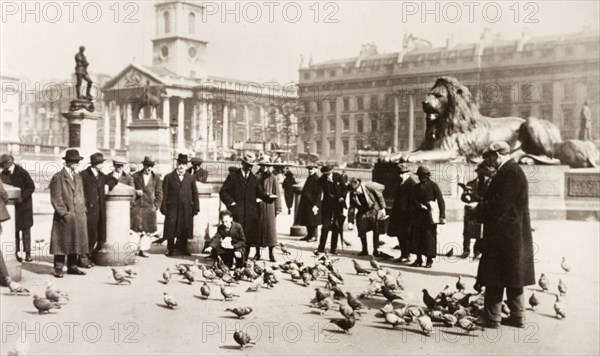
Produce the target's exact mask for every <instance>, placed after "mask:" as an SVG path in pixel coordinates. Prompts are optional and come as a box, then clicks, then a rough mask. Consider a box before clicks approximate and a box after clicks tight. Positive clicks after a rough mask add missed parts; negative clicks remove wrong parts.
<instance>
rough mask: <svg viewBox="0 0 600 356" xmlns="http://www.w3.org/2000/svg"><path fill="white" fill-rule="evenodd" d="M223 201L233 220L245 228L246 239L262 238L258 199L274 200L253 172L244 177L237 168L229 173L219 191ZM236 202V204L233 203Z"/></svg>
mask: <svg viewBox="0 0 600 356" xmlns="http://www.w3.org/2000/svg"><path fill="white" fill-rule="evenodd" d="M219 197H220V198H221V201H222V202H223V204H225V206H226V207H227V209H229V211H231V212H232V213H233V221H235V222H237V223H239V224H241V225H242V227H243V228H244V235H245V236H246V241H258V240H259V239H260V234H261V231H260V226H261V224H260V219H261V216H260V210H259V208H258V202H257V201H256V199H257V198H258V199H261V200H263V201H265V202H269V203H271V202H273V199H271V198H269V195H268V194H267V193H265V191H264V189H263V186H262V184H260V182H259V181H258V178H257V177H256V176H255V175H254V174H253V173H252V172H250V173H248V178H247V179H246V178H244V175H243V173H242V170H241V169H239V170H236V171H232V172H230V173H229V175H228V176H227V179H225V182H224V183H223V186H222V187H221V190H220V191H219ZM233 203H235V205H232V204H233Z"/></svg>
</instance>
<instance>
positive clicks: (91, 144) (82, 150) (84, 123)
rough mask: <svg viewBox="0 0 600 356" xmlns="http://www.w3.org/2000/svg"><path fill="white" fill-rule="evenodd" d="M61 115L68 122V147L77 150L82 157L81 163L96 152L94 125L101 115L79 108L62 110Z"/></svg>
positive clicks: (85, 161) (95, 128)
mask: <svg viewBox="0 0 600 356" xmlns="http://www.w3.org/2000/svg"><path fill="white" fill-rule="evenodd" d="M62 116H63V117H64V118H66V119H67V120H68V122H69V147H70V148H76V149H77V150H79V154H80V155H81V156H82V157H83V158H84V160H83V162H82V163H83V164H85V163H87V162H88V161H89V157H90V156H91V155H92V154H93V153H95V152H97V148H96V147H97V146H98V145H97V134H98V132H97V127H96V126H97V121H98V119H100V118H101V115H100V114H97V113H93V112H88V111H87V110H85V109H80V110H77V111H68V112H64V113H62Z"/></svg>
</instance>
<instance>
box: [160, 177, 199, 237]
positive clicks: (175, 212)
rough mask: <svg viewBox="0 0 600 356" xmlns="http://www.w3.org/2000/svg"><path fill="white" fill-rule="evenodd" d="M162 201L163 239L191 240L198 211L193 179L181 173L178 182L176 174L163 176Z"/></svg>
mask: <svg viewBox="0 0 600 356" xmlns="http://www.w3.org/2000/svg"><path fill="white" fill-rule="evenodd" d="M162 191H163V200H162V203H161V208H160V212H161V213H162V214H163V215H164V216H165V226H164V230H163V238H164V239H173V238H175V237H177V238H180V239H184V238H185V239H188V240H189V239H192V238H193V237H194V215H196V214H198V212H199V211H200V202H199V200H198V188H197V187H196V181H195V180H194V177H193V176H192V175H191V174H189V173H187V172H184V173H183V179H182V180H181V181H180V180H179V177H178V176H177V172H176V171H173V172H171V173H169V174H167V175H166V176H165V179H164V180H163V182H162Z"/></svg>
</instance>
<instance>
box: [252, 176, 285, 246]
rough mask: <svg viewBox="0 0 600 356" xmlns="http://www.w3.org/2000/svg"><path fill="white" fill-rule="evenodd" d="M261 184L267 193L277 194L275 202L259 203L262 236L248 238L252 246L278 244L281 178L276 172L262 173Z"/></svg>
mask: <svg viewBox="0 0 600 356" xmlns="http://www.w3.org/2000/svg"><path fill="white" fill-rule="evenodd" d="M259 181H260V184H261V185H262V187H263V190H264V192H265V193H266V194H268V195H270V194H273V195H277V198H276V199H275V202H273V203H265V202H264V201H261V202H259V203H258V208H259V209H260V216H261V219H260V236H259V237H260V238H259V239H258V240H251V239H250V238H248V239H247V242H248V244H249V245H250V246H260V247H266V246H276V245H277V214H279V213H281V211H282V207H281V190H280V189H279V180H278V179H277V177H276V176H275V175H274V174H268V175H267V174H264V173H261V175H260V176H259Z"/></svg>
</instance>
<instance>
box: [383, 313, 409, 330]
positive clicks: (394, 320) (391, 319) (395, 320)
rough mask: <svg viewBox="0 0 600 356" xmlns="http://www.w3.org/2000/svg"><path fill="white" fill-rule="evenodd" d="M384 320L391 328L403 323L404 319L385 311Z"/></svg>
mask: <svg viewBox="0 0 600 356" xmlns="http://www.w3.org/2000/svg"><path fill="white" fill-rule="evenodd" d="M385 322H386V323H388V324H390V325H391V326H392V328H394V329H395V328H396V326H398V325H405V324H406V321H405V320H404V319H402V318H401V317H399V316H398V315H396V314H395V313H386V314H385Z"/></svg>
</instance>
